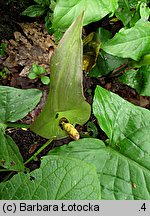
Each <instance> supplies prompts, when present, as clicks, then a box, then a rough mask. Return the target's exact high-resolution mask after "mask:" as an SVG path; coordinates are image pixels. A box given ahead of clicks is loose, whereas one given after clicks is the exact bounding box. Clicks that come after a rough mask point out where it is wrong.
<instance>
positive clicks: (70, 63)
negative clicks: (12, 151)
mask: <svg viewBox="0 0 150 216" xmlns="http://www.w3.org/2000/svg"><path fill="white" fill-rule="evenodd" d="M82 17H83V14H82V15H80V16H79V17H78V18H77V20H76V21H75V22H74V23H73V24H72V25H71V26H70V28H69V29H68V30H67V31H66V33H65V35H64V36H63V38H62V40H61V41H60V43H59V45H58V47H57V48H56V49H55V51H54V53H53V56H52V58H51V63H50V70H51V78H50V92H49V96H48V100H47V103H46V105H45V107H44V109H43V111H42V113H41V114H40V115H39V116H38V118H37V119H36V120H35V122H34V123H33V124H32V125H31V130H32V131H33V132H35V133H37V134H39V135H40V136H42V137H45V138H48V139H49V138H56V139H59V138H63V137H66V136H67V134H66V132H65V131H63V130H62V129H61V128H60V126H59V121H60V119H61V118H63V117H65V118H66V119H67V120H68V121H69V122H70V123H71V124H84V123H85V122H86V121H87V120H88V119H89V117H90V110H91V108H90V105H89V104H88V103H87V102H86V101H85V98H84V95H83V86H82V79H83V75H82V57H83V54H82V40H81V33H82Z"/></svg>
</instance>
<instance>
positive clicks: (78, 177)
mask: <svg viewBox="0 0 150 216" xmlns="http://www.w3.org/2000/svg"><path fill="white" fill-rule="evenodd" d="M100 198H101V195H100V184H99V180H98V176H97V173H96V169H95V167H94V166H92V165H90V164H88V163H85V162H83V161H81V160H77V159H73V158H65V157H58V156H47V157H44V158H43V160H42V163H41V167H40V168H39V169H37V170H35V171H33V172H31V173H30V174H24V173H20V174H17V175H15V176H14V177H13V178H12V179H11V180H9V181H7V182H5V183H1V184H0V199H3V200H4V199H7V200H8V199H11V200H12V199H13V200H54V199H55V200H61V199H63V200H71V199H73V200H77V199H78V200H87V199H88V200H96V199H100Z"/></svg>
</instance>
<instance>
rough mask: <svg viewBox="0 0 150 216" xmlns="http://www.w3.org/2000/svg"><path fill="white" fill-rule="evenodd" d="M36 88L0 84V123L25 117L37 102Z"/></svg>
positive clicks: (40, 94)
mask: <svg viewBox="0 0 150 216" xmlns="http://www.w3.org/2000/svg"><path fill="white" fill-rule="evenodd" d="M41 96H42V93H41V91H40V90H38V89H24V90H23V89H17V88H13V87H8V86H0V110H1V111H0V123H6V122H15V121H17V120H19V119H21V118H23V117H25V116H26V115H27V114H28V113H29V112H30V111H32V110H33V109H34V107H35V106H36V105H37V104H38V102H39V100H40V97H41Z"/></svg>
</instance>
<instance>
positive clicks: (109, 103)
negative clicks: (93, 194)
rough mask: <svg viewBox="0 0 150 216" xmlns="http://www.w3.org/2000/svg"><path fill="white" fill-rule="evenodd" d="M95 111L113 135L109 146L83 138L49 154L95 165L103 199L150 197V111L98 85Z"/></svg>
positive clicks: (101, 123)
mask: <svg viewBox="0 0 150 216" xmlns="http://www.w3.org/2000/svg"><path fill="white" fill-rule="evenodd" d="M93 112H94V114H95V116H96V117H97V119H98V122H99V125H100V127H101V128H102V129H103V130H104V131H105V133H106V134H107V136H108V138H109V140H108V142H107V145H106V146H105V144H104V143H103V142H102V141H100V140H98V139H92V138H89V139H81V140H78V141H74V142H71V143H69V145H65V146H61V147H57V148H55V149H53V150H51V151H50V152H49V154H50V155H58V156H64V157H73V158H78V159H81V160H84V161H86V162H88V163H91V164H93V165H95V166H96V169H97V173H98V176H99V181H100V185H101V194H102V199H106V200H108V199H117V200H118V199H119V200H120V199H124V200H125V199H146V200H148V199H150V184H149V182H150V141H149V140H150V133H149V131H150V111H149V110H146V109H143V108H140V107H137V106H135V105H132V104H130V103H129V102H127V101H125V100H123V99H122V98H121V97H119V96H118V95H115V94H114V93H111V92H109V91H107V90H105V89H103V88H102V87H97V88H96V91H95V96H94V103H93ZM108 143H109V145H108Z"/></svg>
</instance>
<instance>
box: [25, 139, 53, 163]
mask: <svg viewBox="0 0 150 216" xmlns="http://www.w3.org/2000/svg"><path fill="white" fill-rule="evenodd" d="M52 141H53V139H49V140H48V141H47V142H46V143H45V144H44V145H43V146H42V147H41V148H40V149H39V150H38V151H36V152H35V153H34V154H33V155H32V156H31V157H30V158H29V159H28V160H27V161H25V163H24V165H25V164H27V163H29V162H30V161H31V160H33V159H34V158H35V157H36V156H37V155H38V154H40V153H41V151H43V150H44V149H45V148H46V147H47V146H48V145H49V144H50V143H51V142H52Z"/></svg>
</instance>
